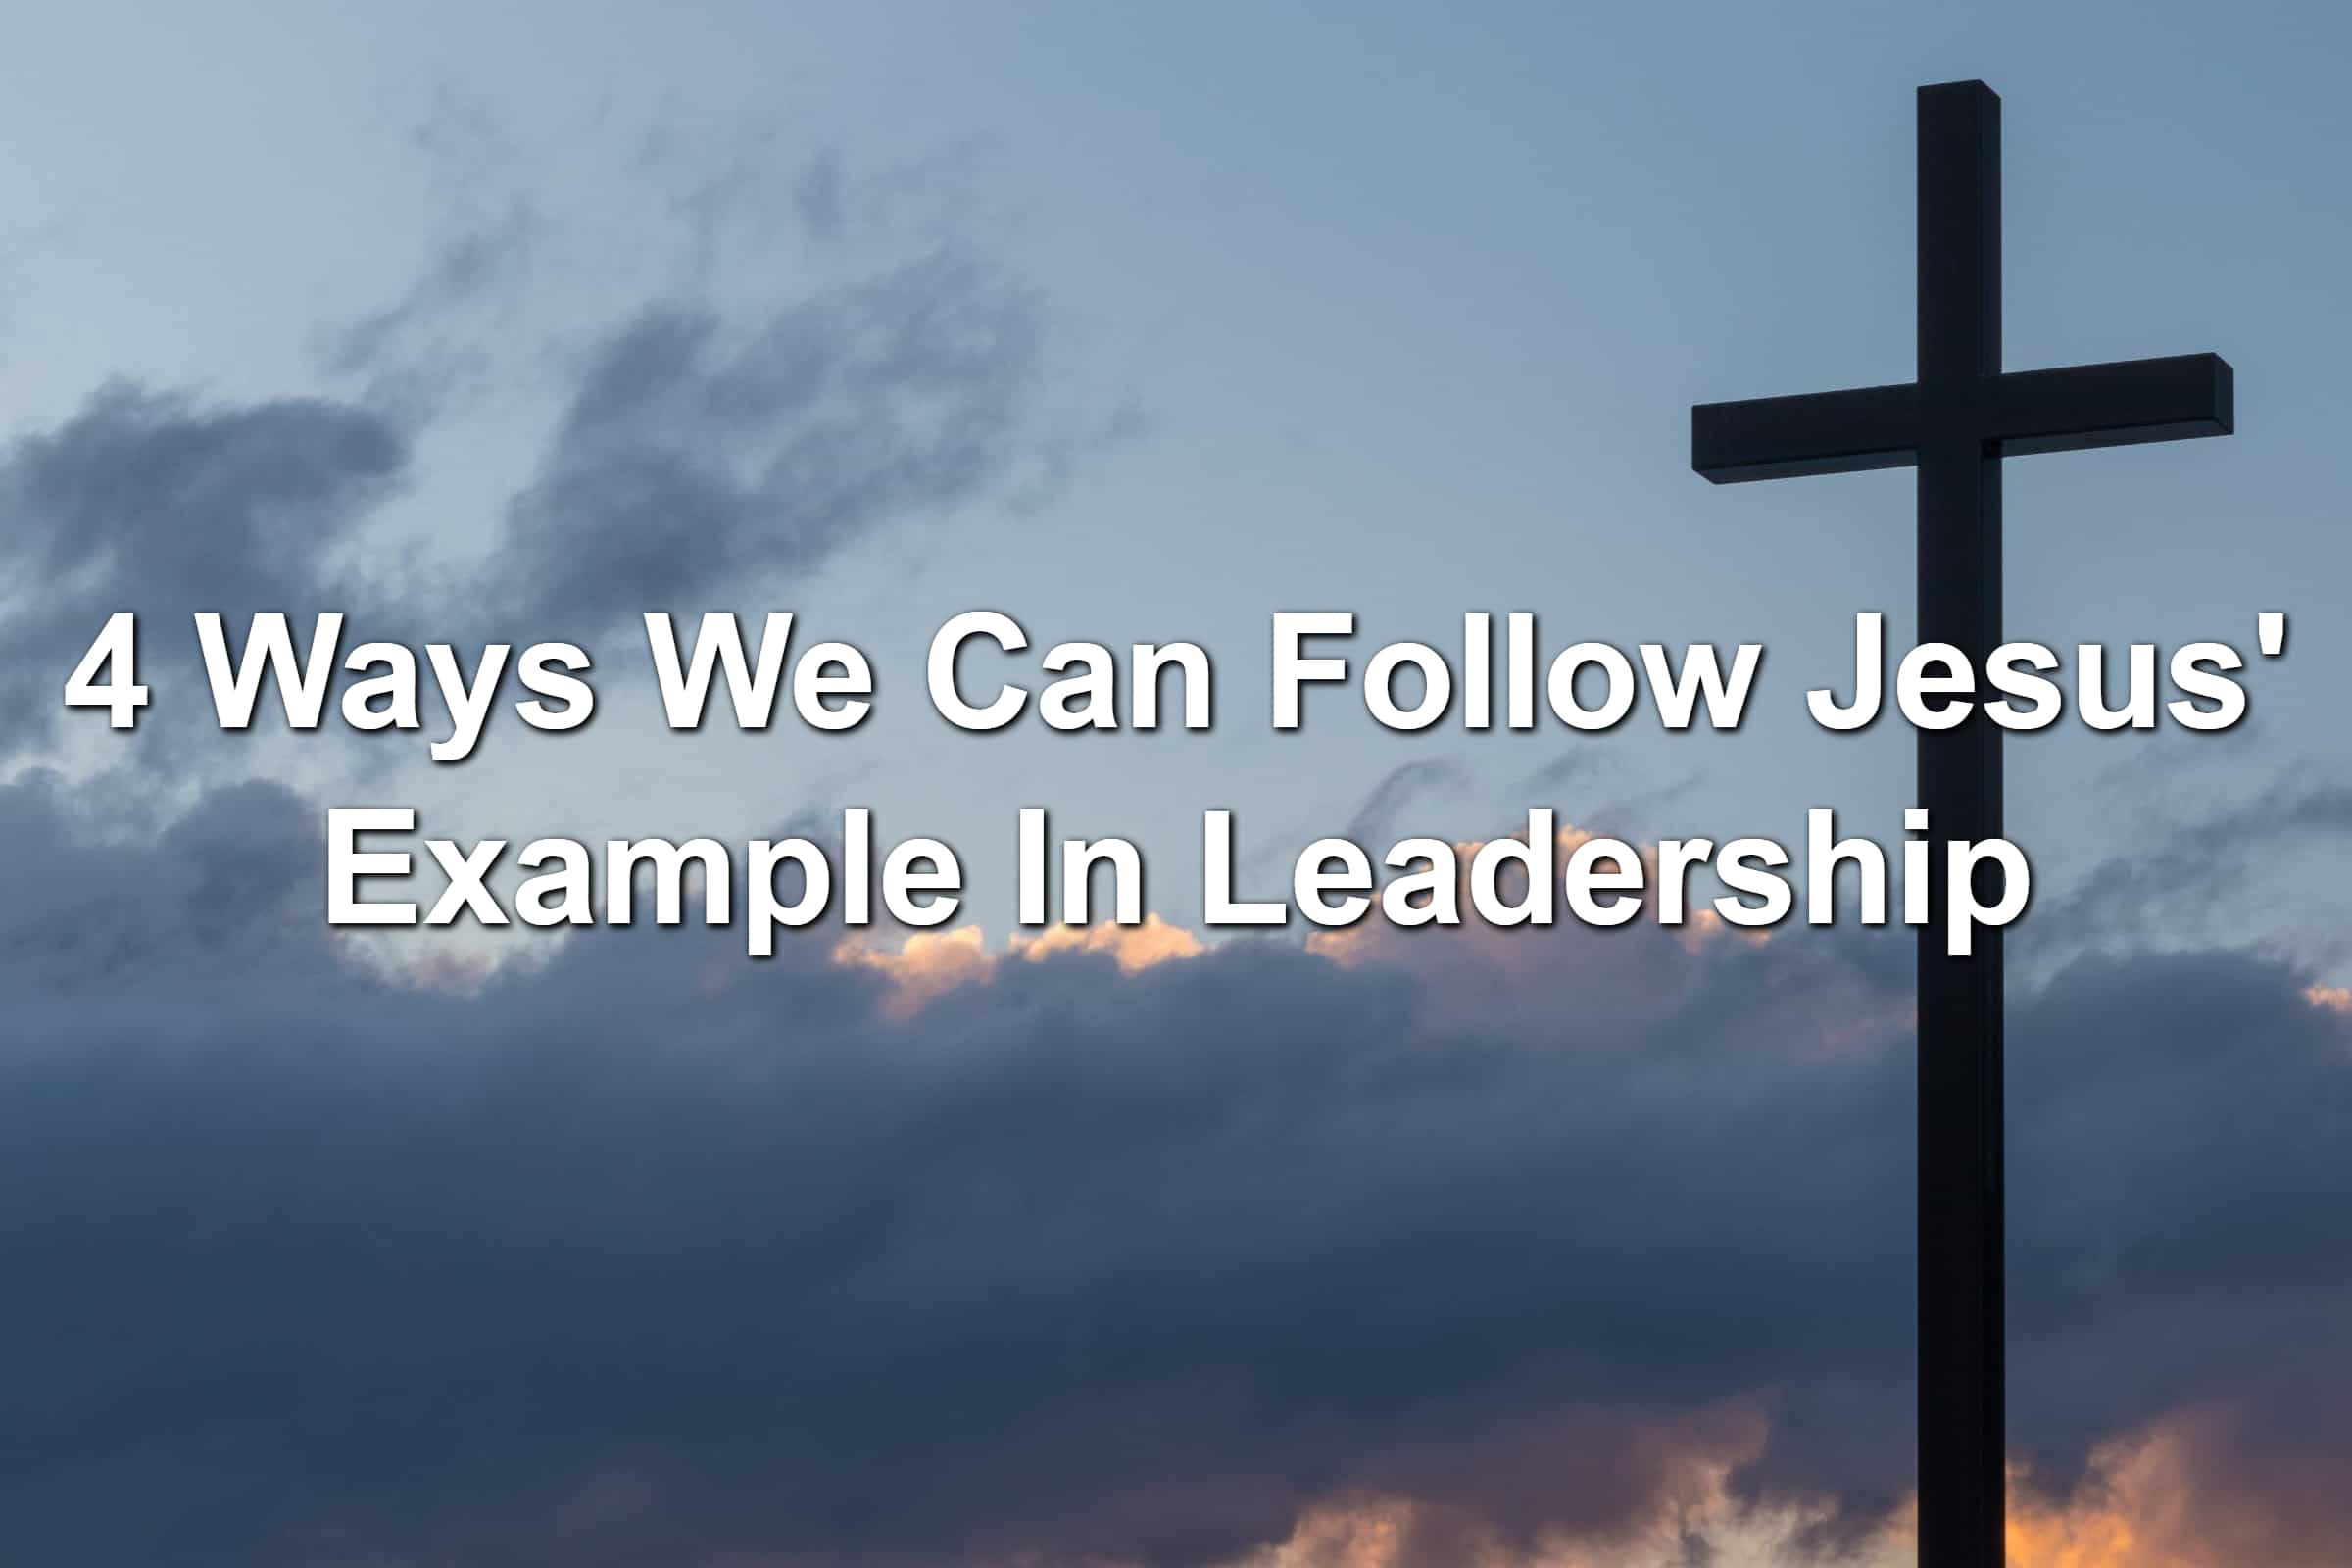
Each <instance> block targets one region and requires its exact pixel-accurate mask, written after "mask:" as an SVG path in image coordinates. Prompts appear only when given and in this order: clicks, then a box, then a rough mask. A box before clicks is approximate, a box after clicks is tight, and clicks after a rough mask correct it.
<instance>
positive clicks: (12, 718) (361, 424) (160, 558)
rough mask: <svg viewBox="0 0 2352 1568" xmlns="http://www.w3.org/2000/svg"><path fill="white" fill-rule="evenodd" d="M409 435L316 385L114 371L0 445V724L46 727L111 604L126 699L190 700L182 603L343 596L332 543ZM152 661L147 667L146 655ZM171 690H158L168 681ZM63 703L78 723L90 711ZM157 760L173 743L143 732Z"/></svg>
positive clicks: (191, 663) (290, 608) (25, 744)
mask: <svg viewBox="0 0 2352 1568" xmlns="http://www.w3.org/2000/svg"><path fill="white" fill-rule="evenodd" d="M408 459H409V438H408V434H407V432H406V431H404V430H403V429H402V428H401V426H400V425H399V424H398V423H396V422H395V421H393V420H392V419H390V418H388V417H385V416H383V415H381V414H378V413H375V412H372V411H370V410H368V409H365V408H361V407H357V406H355V405H351V404H346V403H339V402H334V401H330V400H325V399H317V398H288V399H278V400H273V401H268V402H261V403H247V404H215V403H208V402H205V401H202V400H199V399H197V398H194V397H190V396H184V395H173V394H165V393H157V392H152V391H147V390H143V389H140V388H137V387H134V386H129V385H118V386H113V387H109V388H107V389H105V390H104V391H101V392H100V393H98V394H97V395H96V396H95V397H93V398H92V399H91V400H90V402H89V403H88V404H87V406H85V407H84V408H83V409H82V410H81V412H80V413H78V414H76V415H75V416H74V417H73V418H71V419H69V420H67V421H66V422H65V423H64V424H63V425H60V426H59V427H57V428H56V429H54V430H50V431H46V432H42V433H39V434H35V435H30V436H26V437H25V438H23V439H21V440H19V441H18V442H17V443H16V444H15V445H14V447H13V448H11V449H9V450H8V452H7V453H6V456H5V458H4V459H0V575H4V576H5V577H6V578H7V580H9V581H10V582H12V583H16V584H19V585H28V584H38V585H39V587H38V589H37V591H32V590H29V589H24V588H21V589H20V591H19V593H17V594H16V595H14V596H12V597H11V599H10V601H9V602H8V603H7V605H6V607H5V609H4V610H0V733H4V734H6V735H7V736H8V737H9V738H10V744H11V746H12V747H14V748H16V749H18V750H28V749H33V748H37V747H39V746H41V745H42V744H44V743H46V742H47V741H48V740H49V739H50V738H51V737H52V736H54V734H55V733H56V730H57V727H58V725H59V724H60V722H61V721H63V719H64V717H65V715H64V713H63V711H62V710H61V708H60V706H59V698H60V693H61V691H62V689H63V688H64V686H65V682H66V676H67V674H68V673H69V672H70V671H71V670H72V669H73V665H74V663H75V662H76V661H77V660H78V658H79V656H80V651H81V650H82V649H83V648H84V647H85V646H87V645H88V644H89V643H90V641H91V640H92V639H94V638H95V637H96V636H97V635H98V633H99V631H100V629H101V628H102V627H103V626H104V625H105V624H106V620H107V617H108V616H109V615H110V614H112V613H115V612H117V611H123V610H127V611H132V612H134V613H137V614H138V615H139V616H140V628H141V641H142V649H141V653H142V663H143V666H144V667H143V668H142V672H141V678H142V679H145V680H147V681H148V683H149V684H150V685H151V686H153V687H154V688H155V700H154V702H153V703H152V705H151V706H150V709H149V711H148V712H147V713H146V714H144V715H142V717H141V721H140V722H141V726H142V728H143V729H148V730H149V731H150V733H153V732H154V731H155V730H157V729H162V730H163V731H164V732H165V734H166V736H167V740H169V739H170V738H171V737H172V735H173V734H175V733H177V732H175V731H173V730H172V728H171V726H170V725H169V723H168V722H167V723H164V724H161V725H159V724H158V722H157V720H158V718H159V717H160V716H161V715H163V714H165V713H167V712H183V711H184V713H185V715H186V716H188V717H189V719H190V721H191V723H192V722H193V721H194V719H195V718H196V717H198V716H201V715H202V714H203V713H204V711H205V705H204V703H203V699H202V692H203V684H202V680H201V677H200V676H199V675H198V674H197V670H198V668H199V666H198V664H197V662H196V638H195V633H194V631H193V629H192V623H191V620H190V616H191V615H192V614H193V613H195V612H197V611H205V610H211V611H219V612H221V613H223V614H225V615H228V616H231V617H232V618H233V620H234V622H235V623H239V624H241V623H242V620H243V618H244V617H245V616H247V615H250V614H252V613H256V612H259V611H265V610H276V611H285V612H288V613H292V614H296V615H300V616H304V617H307V616H308V615H309V614H311V613H316V612H318V611H321V610H328V609H342V608H349V607H348V606H346V605H343V604H340V603H329V601H330V600H339V599H341V598H343V597H345V596H346V595H348V594H353V593H357V592H358V591H359V590H358V589H357V588H355V587H353V586H352V585H349V584H347V583H345V582H344V581H342V580H341V578H340V571H339V568H338V566H337V564H336V563H337V561H338V560H339V559H340V558H339V557H338V554H337V552H338V551H339V550H341V549H342V547H344V546H346V545H347V544H349V542H350V541H351V539H352V537H353V535H354V533H355V531H356V530H357V527H358V525H359V524H360V522H361V521H362V519H364V518H365V517H366V516H367V515H368V512H369V510H370V509H371V508H372V507H374V506H375V505H376V504H377V503H378V502H380V501H381V500H382V499H383V498H384V497H385V496H386V495H387V494H388V493H390V492H391V491H392V490H394V489H395V488H396V487H397V486H398V485H399V483H400V482H401V481H402V479H403V478H404V476H405V474H406V471H407V465H408ZM150 670H152V671H154V672H155V673H154V674H153V675H152V676H151V675H150V674H149V673H148V672H149V671H150ZM168 693H170V694H172V700H170V701H167V694H168ZM76 717H78V718H81V719H84V720H86V721H87V722H90V723H94V724H103V723H104V722H105V721H104V719H103V718H99V717H95V716H93V715H76ZM142 750H143V751H144V752H145V753H146V754H147V758H148V760H151V761H153V762H156V763H158V764H159V765H170V764H172V762H174V761H176V760H177V759H178V756H179V748H177V747H175V746H172V745H169V744H164V743H158V744H154V745H150V746H148V747H145V748H143V749H142Z"/></svg>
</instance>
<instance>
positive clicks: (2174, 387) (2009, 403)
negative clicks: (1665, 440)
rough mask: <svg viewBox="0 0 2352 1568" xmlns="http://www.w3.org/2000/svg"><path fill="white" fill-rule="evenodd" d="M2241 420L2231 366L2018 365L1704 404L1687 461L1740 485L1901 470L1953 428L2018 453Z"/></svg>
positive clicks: (2212, 361) (1696, 411) (1694, 416)
mask: <svg viewBox="0 0 2352 1568" xmlns="http://www.w3.org/2000/svg"><path fill="white" fill-rule="evenodd" d="M2234 417H2235V415H2234V409H2233V405H2232V385H2231V378H2230V371H2229V362H2228V361H2226V360H2224V359H2222V358H2221V357H2220V356H2219V355H2214V354H2179V355H2173V356H2170V357H2168V358H2165V359H2157V360H2121V361H2118V362H2116V363H2114V364H2111V365H2078V366H2072V367H2069V368H2065V369H2059V370H2016V371H2011V372H2010V373H2008V374H2006V375H2000V376H1993V377H1990V378H1987V379H1986V380H1984V381H1980V382H1977V383H1976V384H1975V385H1973V386H1966V387H1961V388H1956V389H1954V390H1953V391H1952V392H1951V393H1949V394H1943V393H1941V389H1936V395H1931V396H1928V397H1925V398H1923V396H1922V394H1921V392H1920V389H1919V387H1918V386H1917V385H1916V384H1915V383H1906V384H1904V385H1901V386H1868V387H1856V388H1853V389H1851V390H1848V391H1844V392H1812V393H1806V394H1804V395H1802V396H1798V397H1787V398H1749V399H1747V400H1745V401H1743V402H1739V403H1701V404H1698V405H1696V406H1695V407H1693V408H1692V409H1691V466H1692V467H1693V468H1695V469H1696V470H1697V471H1698V472H1699V473H1700V474H1701V475H1703V476H1704V477H1706V478H1708V479H1711V480H1713V481H1714V482H1715V483H1717V484H1738V483H1741V482H1744V481H1746V480H1750V479H1785V478H1790V477H1793V476H1797V475H1802V474H1811V473H1854V472H1859V471H1861V470H1864V469H1869V468H1899V467H1903V466H1907V465H1908V464H1910V463H1911V462H1912V461H1913V459H1914V457H1915V456H1916V454H1917V452H1918V450H1919V444H1920V441H1921V440H1922V438H1923V437H1926V436H1930V435H1933V434H1936V433H1941V432H1947V431H1948V432H1949V433H1951V434H1954V435H1960V436H1964V437H1966V438H1968V439H1973V440H1980V441H1983V442H1984V443H1985V448H1986V450H1987V451H1988V452H1990V453H1994V454H1997V455H1999V456H2003V457H2020V456H2024V455H2026V454H2028V453H2034V452H2081V451H2083V450H2086V449H2088V448H2091V447H2114V446H2129V445H2131V444H2132V443H2135V442H2140V441H2177V440H2180V439H2182V438H2183V437H2188V436H2201V435H2228V434H2229V431H2230V429H2231V426H2232V423H2233V420H2234Z"/></svg>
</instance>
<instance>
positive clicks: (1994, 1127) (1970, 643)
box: [1917, 81, 2005, 1568]
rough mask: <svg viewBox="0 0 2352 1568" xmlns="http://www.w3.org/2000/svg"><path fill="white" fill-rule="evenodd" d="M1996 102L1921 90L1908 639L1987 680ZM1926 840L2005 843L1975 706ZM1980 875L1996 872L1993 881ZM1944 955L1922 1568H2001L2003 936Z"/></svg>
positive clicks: (1930, 1156) (1926, 1089)
mask: <svg viewBox="0 0 2352 1568" xmlns="http://www.w3.org/2000/svg"><path fill="white" fill-rule="evenodd" d="M2000 113H2001V101H2000V99H1999V97H1998V96H1996V95H1995V94H1994V93H1993V91H1992V89H1991V88H1989V87H1987V86H1985V84H1984V83H1983V82H1978V81H1965V82H1952V83H1948V84H1944V85H1939V86H1933V87H1923V88H1921V89H1920V91H1919V198H1918V199H1919V302H1918V304H1919V383H1918V384H1919V396H1920V404H1921V408H1920V414H1921V421H1920V422H1921V440H1920V444H1919V449H1918V460H1917V461H1918V465H1919V470H1918V472H1919V628H1918V631H1919V641H1921V642H1923V643H1929V642H1940V643H1949V644H1950V645H1951V646H1952V647H1954V648H1956V649H1958V650H1959V651H1960V652H1961V653H1962V654H1964V655H1966V656H1967V657H1968V659H1969V660H1970V662H1971V664H1972V666H1973V667H1975V668H1978V669H1982V668H1984V667H1985V659H1986V657H1987V656H1988V655H1990V654H1991V653H1992V651H1993V650H1994V649H1995V648H1997V647H1999V646H2000V642H2001V460H2000V457H1999V454H1998V452H1997V450H1996V449H1995V448H1994V447H1993V446H1992V445H1991V444H1990V443H1988V442H1987V441H1985V439H1984V438H1983V436H1982V435H1981V433H1980V432H1981V430H1982V428H1983V424H1982V421H1981V420H1980V419H1979V418H1978V417H1974V415H1975V414H1976V410H1977V408H1978V406H1979V405H1980V403H1981V400H1982V399H1983V397H1984V396H1985V391H1986V389H1988V388H1989V387H1990V386H1991V385H1992V383H1993V381H1994V380H1995V378H1997V377H1998V376H1999V375H2000V373H2001V123H2000ZM1919 805H1921V806H1922V807H1924V808H1926V809H1927V812H1928V831H1929V834H1930V838H1931V841H1932V846H1933V847H1932V849H1931V851H1930V860H1929V864H1930V866H1931V868H1932V869H1931V873H1930V886H1929V900H1928V907H1929V908H1930V909H1942V908H1946V907H1949V906H1948V904H1947V902H1946V897H1945V895H1946V889H1945V887H1944V881H1945V865H1946V862H1947V857H1946V854H1945V846H1946V845H1947V844H1950V843H1952V842H1955V841H1961V840H1972V839H1973V840H1982V839H1990V838H1998V837H2000V836H2001V731H2000V727H1999V726H1998V725H1996V724H1994V723H1993V722H1992V721H1991V720H1989V719H1988V718H1986V717H1985V711H1984V709H1983V708H1982V707H1979V708H1978V709H1977V710H1976V711H1973V712H1972V713H1971V714H1970V715H1969V717H1968V718H1967V719H1966V720H1964V721H1963V722H1962V723H1960V724H1958V725H1956V726H1954V727H1953V728H1950V729H1942V730H1936V729H1923V730H1921V731H1920V732H1919ZM1986 874H1993V873H1990V872H1987V873H1986ZM1974 946H1975V951H1974V952H1973V953H1972V954H1970V955H1969V956H1966V957H1957V956H1952V955H1951V954H1950V953H1949V952H1947V951H1946V940H1945V933H1944V930H1943V927H1942V924H1941V922H1940V921H1936V922H1931V923H1930V924H1928V925H1925V926H1922V927H1921V928H1920V933H1919V1198H1918V1201H1919V1541H1920V1551H1919V1560H1920V1564H1921V1568H2000V1564H2001V1562H2002V1560H2003V1554H2004V1546H2003V1540H2002V1538H2003V1487H2004V1482H2005V1475H2004V1465H2003V1442H2002V1427H2003V1416H2004V1400H2003V1387H2004V1383H2005V1377H2004V1368H2003V1364H2002V1363H2003V1355H2002V1331H2003V1323H2002V1314H2003V1296H2004V1277H2005V1269H2004V1258H2003V1246H2004V1242H2003V1228H2002V1192H2001V1170H2002V1152H2001V1135H2002V1108H2001V1106H2002V1049H2003V1047H2002V984H2001V933H2000V931H1999V930H1997V929H1995V930H1988V931H1981V932H1979V933H1978V934H1977V940H1976V942H1975V945H1974Z"/></svg>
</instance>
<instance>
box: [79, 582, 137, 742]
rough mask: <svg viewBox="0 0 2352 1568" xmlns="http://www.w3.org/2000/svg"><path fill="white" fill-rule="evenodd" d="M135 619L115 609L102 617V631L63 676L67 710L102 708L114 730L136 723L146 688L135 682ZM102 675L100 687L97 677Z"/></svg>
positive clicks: (123, 611)
mask: <svg viewBox="0 0 2352 1568" xmlns="http://www.w3.org/2000/svg"><path fill="white" fill-rule="evenodd" d="M138 665H139V629H138V617H137V616H135V615H133V614H132V613H130V612H129V611H127V610H118V611H116V612H115V613H113V614H112V615H109V616H108V617H107V618H106V629H105V630H104V631H101V632H100V633H99V634H98V640H97V641H96V642H93V643H92V644H90V648H89V652H87V653H85V654H83V655H82V656H81V662H80V663H78V664H75V665H74V666H73V674H71V675H69V676H67V677H66V706H67V707H68V708H103V709H105V710H106V711H107V723H108V724H109V725H110V726H111V727H113V728H115V729H128V728H130V727H131V726H132V725H133V724H136V723H137V722H138V721H139V710H140V709H142V708H145V707H146V706H147V688H146V687H144V686H141V685H140V684H138V679H139V668H138ZM101 672H104V674H105V675H106V680H105V681H104V683H103V684H102V683H101V682H100V681H99V679H98V676H99V674H100V673H101Z"/></svg>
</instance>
